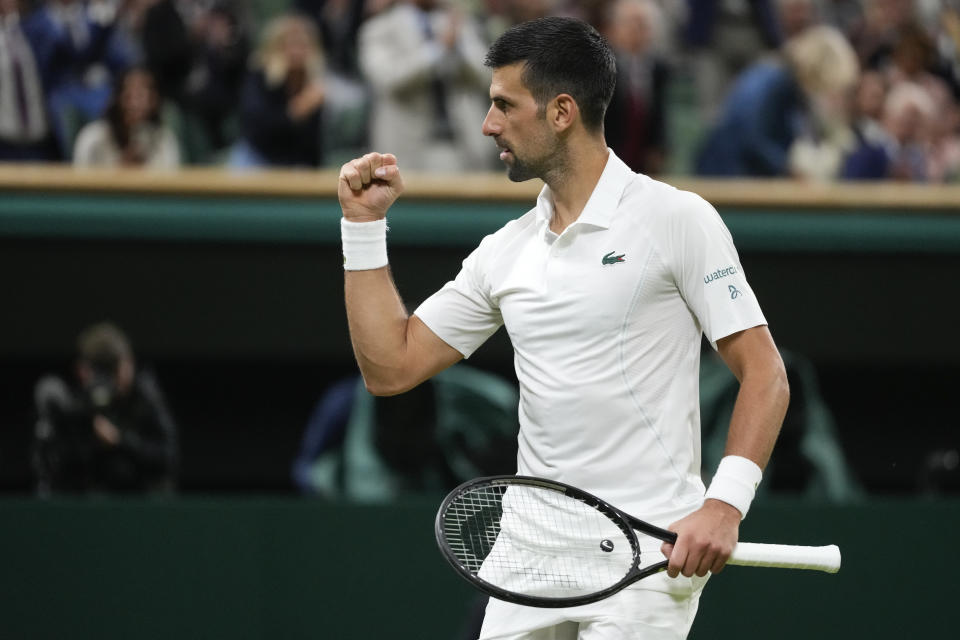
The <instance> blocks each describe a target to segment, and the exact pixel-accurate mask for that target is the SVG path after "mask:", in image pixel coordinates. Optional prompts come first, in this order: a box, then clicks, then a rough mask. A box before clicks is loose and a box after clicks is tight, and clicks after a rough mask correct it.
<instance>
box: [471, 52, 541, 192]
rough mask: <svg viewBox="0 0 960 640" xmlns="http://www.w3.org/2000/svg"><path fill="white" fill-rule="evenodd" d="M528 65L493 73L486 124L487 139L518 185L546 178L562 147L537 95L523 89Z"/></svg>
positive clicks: (518, 65) (484, 125) (516, 64)
mask: <svg viewBox="0 0 960 640" xmlns="http://www.w3.org/2000/svg"><path fill="white" fill-rule="evenodd" d="M523 66H524V63H522V62H517V63H514V64H511V65H507V66H504V67H500V68H499V69H495V70H494V71H493V80H492V81H491V82H490V102H491V104H490V110H489V111H487V117H486V118H484V120H483V127H482V128H483V135H486V136H490V137H491V138H493V140H494V142H496V143H497V147H498V148H499V149H500V160H502V161H503V162H504V164H506V165H507V177H509V178H510V179H511V180H513V181H514V182H523V181H524V180H529V179H531V178H538V177H542V176H543V175H544V174H545V173H546V171H547V170H548V169H549V168H550V167H551V166H552V164H553V161H554V158H555V157H556V155H557V153H558V150H559V144H558V140H557V136H556V134H555V133H554V132H553V131H552V130H551V129H550V126H549V124H548V123H547V118H546V114H545V113H542V112H540V110H539V108H538V107H537V101H536V100H535V99H534V97H533V94H531V93H530V91H529V90H528V89H527V88H526V87H525V86H524V85H523V80H522V79H521V76H522V75H523Z"/></svg>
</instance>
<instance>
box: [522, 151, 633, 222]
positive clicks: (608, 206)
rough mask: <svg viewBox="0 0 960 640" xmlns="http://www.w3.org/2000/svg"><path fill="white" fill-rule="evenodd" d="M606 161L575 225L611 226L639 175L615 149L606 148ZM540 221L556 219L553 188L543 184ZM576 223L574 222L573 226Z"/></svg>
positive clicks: (538, 216)
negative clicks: (624, 193)
mask: <svg viewBox="0 0 960 640" xmlns="http://www.w3.org/2000/svg"><path fill="white" fill-rule="evenodd" d="M607 153H608V155H607V164H606V166H604V168H603V173H601V174H600V179H599V180H597V185H596V186H595V187H594V188H593V193H591V194H590V198H589V199H588V200H587V204H586V205H584V207H583V211H581V212H580V216H579V217H578V218H577V219H576V221H574V223H573V224H589V225H592V226H594V227H600V228H601V229H609V228H610V223H611V221H612V220H613V216H614V214H615V213H616V211H617V206H618V205H619V204H620V198H621V197H622V196H623V191H624V189H626V188H627V184H629V182H630V181H631V180H632V179H633V178H634V177H636V174H635V173H634V172H633V171H632V170H631V169H630V167H628V166H627V165H626V163H624V161H623V160H621V159H620V158H618V157H617V154H615V153H614V152H613V149H610V148H608V149H607ZM536 210H537V214H536V215H537V221H538V222H539V223H540V224H542V225H549V224H550V220H551V219H552V218H553V196H552V195H551V193H550V187H548V186H547V185H543V189H541V190H540V195H539V196H537V207H536ZM571 226H573V225H571Z"/></svg>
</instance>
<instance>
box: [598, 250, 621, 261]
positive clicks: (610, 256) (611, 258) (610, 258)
mask: <svg viewBox="0 0 960 640" xmlns="http://www.w3.org/2000/svg"><path fill="white" fill-rule="evenodd" d="M614 253H616V252H615V251H611V252H610V253H608V254H607V255H605V256H603V260H602V263H603V264H617V263H618V262H626V259H624V257H623V256H625V255H626V254H625V253H621V254H620V255H618V256H615V255H613V254H614Z"/></svg>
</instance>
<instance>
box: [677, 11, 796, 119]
mask: <svg viewBox="0 0 960 640" xmlns="http://www.w3.org/2000/svg"><path fill="white" fill-rule="evenodd" d="M775 1H776V0H687V6H688V14H687V24H686V29H685V34H684V36H685V41H686V44H687V46H688V47H690V49H691V51H692V63H693V74H694V83H695V84H696V88H697V97H698V100H699V102H700V112H701V117H702V119H703V120H704V121H706V122H713V120H714V119H715V117H716V115H717V108H718V107H719V105H720V104H721V103H722V102H723V98H724V96H725V95H726V92H727V88H728V87H729V85H730V82H731V80H732V79H733V78H735V77H737V76H738V75H739V74H740V72H741V71H743V70H744V69H745V68H746V67H747V66H748V65H750V64H752V63H753V62H755V61H756V60H757V58H759V57H760V56H761V55H763V54H764V53H770V54H772V53H773V52H775V51H776V50H777V48H778V47H779V46H780V44H781V43H782V42H783V35H782V33H781V30H780V23H779V19H778V16H777V7H776V4H775Z"/></svg>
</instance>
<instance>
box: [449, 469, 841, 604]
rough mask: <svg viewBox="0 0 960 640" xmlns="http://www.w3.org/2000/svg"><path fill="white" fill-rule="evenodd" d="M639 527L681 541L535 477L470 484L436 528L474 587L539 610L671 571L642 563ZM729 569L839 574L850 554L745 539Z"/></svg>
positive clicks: (453, 496) (452, 498) (456, 493)
mask: <svg viewBox="0 0 960 640" xmlns="http://www.w3.org/2000/svg"><path fill="white" fill-rule="evenodd" d="M637 531H639V532H641V533H643V534H646V535H648V536H653V537H654V538H658V539H660V540H663V541H666V542H671V543H672V542H675V541H676V539H677V534H676V533H674V532H672V531H667V530H666V529H661V528H660V527H657V526H654V525H652V524H649V523H647V522H644V521H642V520H638V519H637V518H634V517H633V516H631V515H629V514H626V513H624V512H623V511H620V510H619V509H617V508H616V507H613V506H611V505H610V504H608V503H606V502H604V501H603V500H601V499H600V498H597V497H596V496H593V495H591V494H589V493H587V492H586V491H582V490H580V489H577V488H575V487H571V486H569V485H566V484H563V483H561V482H554V481H552V480H544V479H541V478H531V477H526V476H491V477H489V478H479V479H477V480H471V481H470V482H467V483H464V484H462V485H460V486H459V487H457V488H456V489H454V490H453V491H452V492H451V493H450V495H448V496H447V497H446V498H445V499H444V500H443V503H442V504H441V505H440V510H439V512H438V513H437V520H436V525H435V532H436V536H437V543H438V545H439V546H440V551H441V552H442V553H443V556H444V558H446V559H447V561H448V562H449V563H450V564H451V565H452V566H453V568H454V569H455V570H456V571H457V573H459V574H460V575H461V576H463V577H464V578H465V579H466V580H467V581H468V582H469V583H470V584H472V585H473V586H475V587H477V588H479V589H480V590H481V591H484V592H486V593H488V594H489V595H491V596H493V597H494V598H498V599H500V600H506V601H508V602H515V603H517V604H523V605H528V606H533V607H572V606H577V605H582V604H588V603H590V602H596V601H598V600H602V599H603V598H606V597H608V596H610V595H613V594H614V593H616V592H618V591H620V590H621V589H623V588H624V587H626V586H627V585H629V584H632V583H634V582H636V581H637V580H640V579H642V578H646V577H647V576H651V575H653V574H655V573H659V572H660V571H663V570H664V569H666V567H667V562H666V561H662V562H657V563H655V564H651V565H649V566H646V567H641V565H640V544H639V542H638V539H637ZM728 564H734V565H743V566H755V567H781V568H788V569H814V570H819V571H826V572H828V573H836V572H837V571H839V569H840V549H839V548H837V547H836V546H835V545H831V546H827V547H801V546H788V545H775V544H752V543H740V544H738V545H737V546H736V548H735V549H734V551H733V554H732V555H731V556H730V559H729V560H728Z"/></svg>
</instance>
